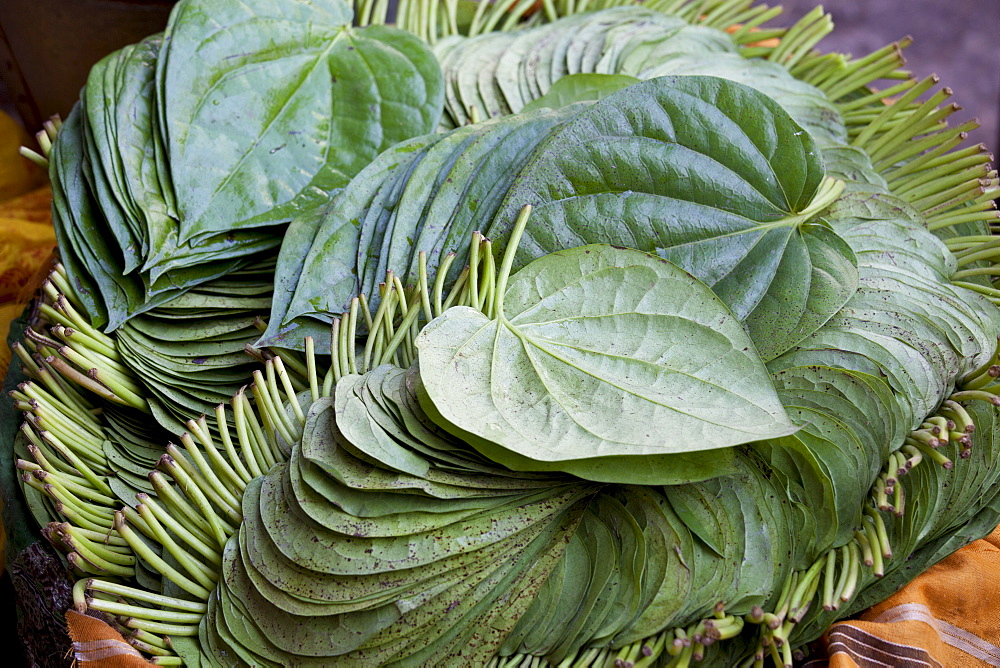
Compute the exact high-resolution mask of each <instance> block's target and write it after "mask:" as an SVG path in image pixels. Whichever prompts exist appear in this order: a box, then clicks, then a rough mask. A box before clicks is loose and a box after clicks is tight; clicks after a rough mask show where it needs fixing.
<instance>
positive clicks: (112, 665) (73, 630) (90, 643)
mask: <svg viewBox="0 0 1000 668" xmlns="http://www.w3.org/2000/svg"><path fill="white" fill-rule="evenodd" d="M66 623H67V624H68V625H69V637H70V638H71V639H72V640H73V658H74V659H75V660H76V662H77V663H79V664H81V665H83V664H86V665H88V666H94V667H97V666H99V667H100V668H135V667H137V666H148V665H149V663H148V662H147V661H146V660H145V659H144V658H142V655H141V654H139V652H138V650H136V649H135V648H134V647H132V646H131V645H129V644H128V643H127V642H125V640H124V639H123V638H122V636H121V634H120V633H118V631H115V630H114V629H113V628H111V627H110V626H109V625H107V624H105V623H104V622H102V621H101V620H99V619H95V618H94V617H88V616H87V615H82V614H80V613H79V612H77V611H76V610H73V609H72V608H71V609H69V610H67V611H66Z"/></svg>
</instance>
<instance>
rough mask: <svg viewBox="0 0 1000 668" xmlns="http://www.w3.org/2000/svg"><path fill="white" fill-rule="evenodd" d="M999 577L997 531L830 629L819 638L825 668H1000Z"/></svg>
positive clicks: (999, 539)
mask: <svg viewBox="0 0 1000 668" xmlns="http://www.w3.org/2000/svg"><path fill="white" fill-rule="evenodd" d="M998 574H1000V527H997V529H995V530H994V531H993V533H992V534H990V535H989V536H987V537H986V538H983V539H982V540H977V541H975V542H974V543H972V544H970V545H967V546H966V547H964V548H962V549H961V550H959V551H958V552H956V553H955V554H953V555H951V556H950V557H948V558H947V559H944V560H943V561H941V562H939V563H938V564H937V565H935V566H933V567H932V568H930V569H928V570H927V571H926V572H924V573H923V574H922V575H920V576H919V577H918V578H916V579H915V580H914V581H913V582H911V583H910V584H909V585H907V586H906V587H904V588H903V589H901V590H900V591H898V592H896V593H895V594H893V595H892V596H890V597H889V598H888V599H887V600H885V601H883V602H882V603H879V604H878V605H876V606H873V607H871V608H869V609H868V610H866V611H865V612H864V613H863V614H862V615H861V616H860V618H859V619H857V620H853V621H849V622H839V623H837V624H834V625H833V627H831V628H830V630H829V631H827V633H826V635H825V636H824V640H825V642H826V647H827V653H828V655H829V659H828V660H829V667H830V668H869V667H875V666H879V667H884V666H893V667H897V668H898V667H910V666H912V667H914V668H916V667H917V666H920V667H922V668H932V667H938V666H940V667H943V668H954V667H957V666H1000V600H998V599H997V591H996V587H995V583H996V579H997V576H998ZM809 665H810V666H814V665H817V664H815V663H810V664H809Z"/></svg>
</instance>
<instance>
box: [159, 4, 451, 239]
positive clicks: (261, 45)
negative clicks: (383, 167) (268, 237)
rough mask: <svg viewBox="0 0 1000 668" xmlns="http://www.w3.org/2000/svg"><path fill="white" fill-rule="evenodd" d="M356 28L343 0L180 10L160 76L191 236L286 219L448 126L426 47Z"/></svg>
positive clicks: (186, 234) (184, 221)
mask: <svg viewBox="0 0 1000 668" xmlns="http://www.w3.org/2000/svg"><path fill="white" fill-rule="evenodd" d="M351 18H352V10H351V7H350V5H349V3H347V2H344V0H316V1H314V2H309V3H299V2H283V3H275V2H271V1H270V0H221V1H220V0H194V1H192V2H186V3H183V4H181V5H178V10H177V11H175V12H174V13H173V15H172V16H171V22H170V25H169V26H168V31H167V46H168V49H167V54H166V57H165V58H161V62H160V64H159V67H160V72H159V73H160V78H161V82H162V83H161V86H162V91H161V92H162V94H163V95H164V99H163V101H162V102H163V104H164V106H165V112H164V113H165V121H166V122H165V125H164V127H165V133H166V138H167V144H168V147H169V154H170V161H171V167H172V173H173V176H174V186H175V191H176V194H177V198H178V201H177V206H178V211H179V214H180V218H181V238H182V240H187V239H192V238H198V237H201V236H205V235H210V234H211V233H212V232H218V231H221V230H224V229H232V228H234V227H237V228H238V227H250V226H254V227H256V226H262V225H267V224H273V223H278V222H287V221H288V220H290V219H291V218H292V217H294V215H295V214H297V213H299V212H300V211H302V210H304V209H308V208H309V207H310V206H311V205H312V204H315V203H322V202H323V201H325V200H326V193H327V192H328V191H329V190H331V189H333V188H337V187H342V186H343V185H345V184H346V183H347V182H348V181H349V180H350V178H351V177H352V176H354V174H356V173H357V172H358V171H360V169H361V168H362V167H364V166H365V165H366V164H368V163H369V162H370V161H371V160H372V158H374V157H375V156H376V155H378V153H379V152H381V151H382V150H384V149H386V148H388V147H389V146H391V145H392V144H395V143H396V142H399V141H401V140H404V139H407V138H409V137H412V136H414V135H418V134H424V133H426V132H428V131H430V130H431V129H433V128H434V127H435V126H436V125H437V121H438V117H439V116H440V114H441V106H442V103H443V89H442V75H441V71H440V67H439V66H438V64H437V62H436V61H435V59H434V56H433V55H432V54H431V52H430V50H429V49H428V48H427V46H426V45H425V44H424V43H423V42H422V41H421V40H419V39H418V38H417V37H415V36H413V35H411V34H409V33H407V32H404V31H400V30H395V29H393V28H387V27H384V26H372V27H368V28H364V29H354V28H351V27H350V22H351Z"/></svg>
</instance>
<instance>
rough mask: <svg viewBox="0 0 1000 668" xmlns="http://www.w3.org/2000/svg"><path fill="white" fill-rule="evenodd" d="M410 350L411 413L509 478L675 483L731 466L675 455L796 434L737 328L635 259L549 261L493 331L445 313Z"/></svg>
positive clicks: (699, 292)
mask: <svg viewBox="0 0 1000 668" xmlns="http://www.w3.org/2000/svg"><path fill="white" fill-rule="evenodd" d="M417 345H418V349H419V359H420V370H421V380H422V382H423V387H424V389H425V392H426V396H427V399H428V401H429V403H428V402H424V401H422V402H421V403H422V405H424V406H425V408H427V407H428V406H430V407H431V408H432V409H434V410H436V411H437V413H438V417H439V418H440V419H441V420H443V422H442V423H441V426H442V427H444V428H445V429H449V430H453V429H456V428H457V430H458V432H460V433H461V434H462V435H463V436H465V437H466V438H467V439H468V438H469V436H470V435H471V441H470V442H471V444H472V445H473V446H474V447H476V448H477V449H478V450H480V452H482V453H483V454H484V455H486V456H487V457H489V458H491V459H493V460H494V461H497V462H499V463H502V464H505V465H506V466H509V467H511V468H513V469H515V470H560V471H567V472H570V473H573V474H575V475H578V476H580V477H584V478H589V479H592V480H599V481H606V482H608V481H619V482H644V483H646V484H656V483H657V482H659V483H675V482H681V481H685V480H692V479H703V478H706V477H711V476H713V475H718V474H719V473H720V472H725V470H726V468H727V466H728V456H727V455H726V454H725V451H724V450H723V451H722V452H714V453H712V455H710V456H706V455H699V456H697V457H678V455H684V454H687V453H696V452H699V451H704V450H719V449H723V448H728V447H729V446H733V445H737V444H740V443H746V442H748V441H753V440H758V439H762V438H771V437H778V436H784V435H787V434H790V433H792V432H793V431H794V430H795V428H794V427H793V426H792V425H791V423H790V422H789V420H788V418H787V416H786V415H785V413H784V410H783V409H782V408H781V407H780V404H779V402H778V400H777V395H776V394H775V393H774V389H773V387H772V386H771V382H770V380H769V379H768V378H767V374H766V371H765V369H764V367H763V364H762V362H761V361H760V358H759V357H758V356H757V354H756V351H755V350H754V348H753V344H752V343H751V342H750V340H749V338H748V337H747V336H746V333H745V332H744V331H743V329H742V327H741V326H740V325H739V323H738V322H737V321H736V319H735V318H734V317H733V315H732V313H731V312H730V311H729V310H728V309H727V308H726V307H725V306H724V305H723V304H722V303H721V301H720V300H719V299H718V298H717V297H715V295H713V294H712V293H711V291H710V290H708V288H706V287H705V286H704V285H702V284H701V283H699V282H698V281H696V280H694V279H692V278H691V277H690V276H689V275H688V274H687V273H686V272H684V271H682V270H680V269H678V268H677V267H676V266H674V265H672V264H670V263H669V262H665V261H663V260H661V259H658V258H655V257H653V256H650V255H647V254H645V253H641V252H638V251H633V250H629V249H619V248H614V247H611V246H597V245H594V246H586V247H582V248H576V249H572V250H569V251H563V252H560V253H554V254H552V255H550V256H547V257H545V258H543V259H541V260H538V261H536V262H534V263H532V264H531V265H529V266H528V267H526V268H525V269H523V270H522V271H521V272H519V273H518V274H516V275H515V276H514V278H513V279H512V280H511V283H510V287H509V289H508V290H507V292H506V295H505V297H504V307H503V314H502V315H501V316H500V317H498V318H497V319H493V320H491V319H490V318H488V317H486V316H485V315H483V314H482V313H480V312H478V311H475V310H473V309H470V308H465V307H459V308H453V309H450V310H449V311H447V312H446V313H445V314H444V315H443V316H442V317H440V318H438V319H437V320H435V321H433V322H431V323H430V324H429V325H428V326H427V327H426V328H425V329H424V330H423V331H422V332H421V334H420V336H419V337H418V340H417ZM429 414H430V413H429ZM432 417H434V416H433V415H432ZM720 455H721V457H720ZM720 459H721V460H722V461H719V460H720ZM720 464H721V467H720V466H719V465H720Z"/></svg>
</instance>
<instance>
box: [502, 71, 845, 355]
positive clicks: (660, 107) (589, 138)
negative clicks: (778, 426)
mask: <svg viewBox="0 0 1000 668" xmlns="http://www.w3.org/2000/svg"><path fill="white" fill-rule="evenodd" d="M837 192H838V186H837V184H836V183H835V182H832V181H829V180H827V181H824V178H823V165H822V162H821V159H820V155H819V150H818V149H817V148H816V145H815V143H814V142H813V140H812V139H811V138H810V136H809V135H808V133H806V132H805V131H804V130H802V128H801V127H799V126H798V125H796V124H795V122H794V121H793V120H792V119H791V118H790V117H789V116H788V114H787V113H786V112H785V111H784V110H783V109H782V108H781V107H779V106H778V105H777V104H776V103H775V102H774V101H772V100H771V99H769V98H767V97H766V96H764V95H763V94H761V93H759V92H758V91H756V90H753V89H751V88H748V87H746V86H743V85H741V84H738V83H735V82H732V81H727V80H724V79H717V78H713V77H700V76H691V77H663V78H660V79H654V80H650V81H645V82H642V83H638V84H635V85H633V86H629V87H628V88H626V89H624V90H621V91H619V92H617V93H614V94H612V95H609V96H608V97H606V98H604V99H602V100H601V101H599V102H597V103H595V104H594V105H593V106H592V107H590V108H589V109H586V110H584V111H582V112H580V113H579V114H578V115H577V116H576V117H574V118H573V119H572V120H571V121H569V122H567V123H565V124H564V125H563V126H562V127H561V128H560V129H559V130H558V131H557V132H555V133H553V134H552V135H551V136H550V137H549V138H548V139H547V141H546V142H545V143H543V144H542V145H541V146H539V148H538V149H536V151H535V153H534V156H533V158H532V160H531V161H530V162H529V163H528V165H527V166H526V167H525V169H524V170H522V172H521V173H520V175H519V177H518V180H517V182H516V183H515V186H514V188H512V189H511V191H510V192H509V194H508V195H507V198H506V200H505V202H504V204H503V206H501V208H500V210H499V212H498V213H497V215H496V217H495V218H494V220H493V222H492V224H491V225H490V227H489V231H488V236H490V237H491V238H493V239H504V238H505V237H506V236H507V235H508V234H509V233H510V229H511V225H512V223H513V221H514V220H515V218H516V214H517V212H518V210H520V208H521V207H522V206H524V205H525V204H532V205H534V206H535V210H534V213H533V215H532V221H531V225H530V226H529V227H528V229H527V230H526V232H525V235H524V239H523V240H522V242H521V245H520V247H519V250H518V261H519V263H521V264H524V263H527V262H528V261H530V260H531V259H532V258H533V257H539V256H541V255H544V254H546V253H549V252H552V251H555V250H560V249H563V248H572V247H574V246H580V245H584V244H588V243H598V242H600V243H612V244H618V245H622V246H628V247H632V248H638V249H640V250H644V251H647V252H656V253H658V254H660V255H661V256H663V257H665V258H667V259H669V260H670V261H672V262H674V263H675V264H678V265H679V266H681V267H683V268H684V269H686V270H688V271H689V272H691V273H692V274H694V275H695V276H696V277H698V278H699V279H701V280H702V281H704V282H705V283H706V284H708V285H709V286H710V287H711V288H712V289H713V290H714V291H715V293H716V294H717V295H719V296H720V297H721V298H722V300H723V301H724V302H725V303H726V304H727V305H728V306H729V307H730V308H731V309H732V311H733V313H735V315H736V317H737V318H739V320H740V321H746V322H747V323H748V326H749V328H750V331H751V334H752V335H754V339H755V342H756V343H757V344H758V345H761V346H764V347H765V348H766V350H765V351H764V352H765V353H766V355H765V356H766V357H773V356H774V355H777V354H779V353H780V352H782V351H784V350H786V349H787V348H788V347H790V346H791V345H793V344H794V343H796V341H798V340H801V339H802V338H804V337H805V336H808V335H809V334H810V333H811V332H813V331H815V330H816V329H818V328H819V327H820V326H821V325H822V324H823V323H824V322H825V321H826V320H827V319H828V318H829V317H830V316H831V315H833V314H834V313H835V312H836V311H837V310H838V309H839V308H840V307H841V306H842V305H843V304H844V302H845V301H846V300H847V299H848V298H849V297H850V295H851V294H853V292H854V289H855V288H856V286H857V270H856V262H855V258H854V255H853V253H852V252H851V250H850V248H849V247H848V246H847V244H845V243H843V242H842V241H840V240H839V239H838V238H837V235H836V234H834V233H833V232H831V231H830V229H829V228H828V227H826V226H823V225H819V224H810V223H812V222H813V219H814V218H815V217H816V214H818V213H820V212H821V211H822V210H823V209H824V208H825V207H826V206H827V205H828V204H829V203H830V202H831V201H833V200H834V199H835V198H836V195H837ZM773 332H778V336H773Z"/></svg>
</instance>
